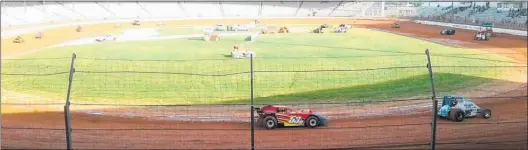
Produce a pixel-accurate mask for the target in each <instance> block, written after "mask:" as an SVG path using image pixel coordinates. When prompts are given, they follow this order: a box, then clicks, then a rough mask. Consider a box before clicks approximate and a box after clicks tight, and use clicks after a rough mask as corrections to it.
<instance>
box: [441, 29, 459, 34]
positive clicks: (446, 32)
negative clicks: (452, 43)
mask: <svg viewBox="0 0 528 150" xmlns="http://www.w3.org/2000/svg"><path fill="white" fill-rule="evenodd" d="M455 32H456V31H455V29H444V30H442V31H440V34H441V35H455Z"/></svg>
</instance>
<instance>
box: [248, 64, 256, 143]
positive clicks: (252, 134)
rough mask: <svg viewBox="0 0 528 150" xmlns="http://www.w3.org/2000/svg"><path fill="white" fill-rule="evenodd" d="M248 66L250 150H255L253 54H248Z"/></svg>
mask: <svg viewBox="0 0 528 150" xmlns="http://www.w3.org/2000/svg"><path fill="white" fill-rule="evenodd" d="M249 65H250V77H249V78H250V82H251V83H250V88H251V92H250V93H251V96H250V105H251V150H254V149H255V114H254V112H255V108H254V106H253V54H250V58H249Z"/></svg>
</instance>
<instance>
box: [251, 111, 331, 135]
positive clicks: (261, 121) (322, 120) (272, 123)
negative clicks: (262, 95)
mask: <svg viewBox="0 0 528 150" xmlns="http://www.w3.org/2000/svg"><path fill="white" fill-rule="evenodd" d="M255 110H256V111H257V114H258V117H257V123H256V125H262V126H263V127H264V128H266V129H275V128H277V127H280V126H284V127H288V126H305V127H310V128H315V127H318V126H324V125H326V124H328V119H327V118H326V117H324V116H322V115H319V114H316V113H313V112H312V110H310V109H299V110H293V109H291V108H290V107H287V106H280V105H265V106H262V107H260V108H255Z"/></svg>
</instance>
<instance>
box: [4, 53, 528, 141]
mask: <svg viewBox="0 0 528 150" xmlns="http://www.w3.org/2000/svg"><path fill="white" fill-rule="evenodd" d="M427 52H429V51H428V50H427ZM387 53H390V52H387ZM392 53H393V54H390V55H354V56H328V57H294V56H292V57H256V58H253V57H248V58H244V59H227V58H226V59H201V60H138V59H130V60H129V59H109V58H87V57H82V56H78V57H77V56H75V54H74V55H73V57H66V58H34V59H9V60H4V62H3V64H2V87H3V91H2V111H3V112H2V120H3V124H2V148H17V149H19V148H23V149H24V148H29V149H35V148H37V149H66V148H73V149H127V148H133V149H252V148H255V149H285V148H286V149H340V148H344V149H346V148H419V149H423V148H430V147H441V148H482V147H486V148H490V147H498V148H505V147H506V148H508V147H511V148H519V147H520V148H523V146H526V140H527V139H526V137H527V136H526V135H527V131H526V127H527V124H526V122H527V118H526V115H525V114H526V110H527V109H526V99H527V93H526V89H527V87H526V73H527V72H526V67H527V66H526V64H523V63H519V62H516V61H514V60H512V59H509V58H502V57H496V56H494V55H500V54H487V53H486V54H474V53H459V54H452V53H442V52H441V51H438V52H434V53H432V54H431V55H430V56H429V55H428V53H427V55H426V54H424V53H399V52H392ZM428 58H430V60H429V59H428ZM433 89H434V90H433ZM432 93H433V94H432ZM65 95H67V98H66V101H65V100H64V97H65ZM446 95H459V96H464V97H465V98H466V99H470V100H471V101H473V102H475V104H476V105H478V106H480V107H482V108H489V109H490V110H491V111H492V112H493V113H492V114H493V115H492V117H491V118H489V119H478V118H481V117H479V116H478V115H477V116H476V117H475V119H470V118H468V119H466V120H464V121H463V122H453V121H450V120H446V119H441V118H438V119H436V118H437V115H436V113H438V110H439V109H440V107H442V105H441V104H442V103H443V99H442V98H443V96H446ZM433 100H436V101H433ZM434 103H438V104H437V105H435V104H434ZM268 104H277V105H283V106H288V107H291V108H292V109H294V110H297V109H311V110H312V111H313V112H314V113H316V114H319V115H321V116H324V117H325V118H327V119H328V120H329V122H328V124H327V125H324V126H320V127H317V128H306V127H284V128H276V129H271V130H270V129H265V128H264V127H263V124H261V123H258V122H257V120H256V118H257V116H258V114H257V113H256V112H255V111H254V109H253V108H257V107H261V106H264V105H268ZM435 106H436V107H435ZM467 113H468V114H471V113H473V112H471V111H468V112H467ZM252 115H253V119H252ZM66 129H70V130H66Z"/></svg>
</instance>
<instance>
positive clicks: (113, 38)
mask: <svg viewBox="0 0 528 150" xmlns="http://www.w3.org/2000/svg"><path fill="white" fill-rule="evenodd" d="M116 39H117V38H116V37H115V36H113V35H107V36H105V37H101V38H97V39H95V41H97V42H104V41H115V40H116Z"/></svg>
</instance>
